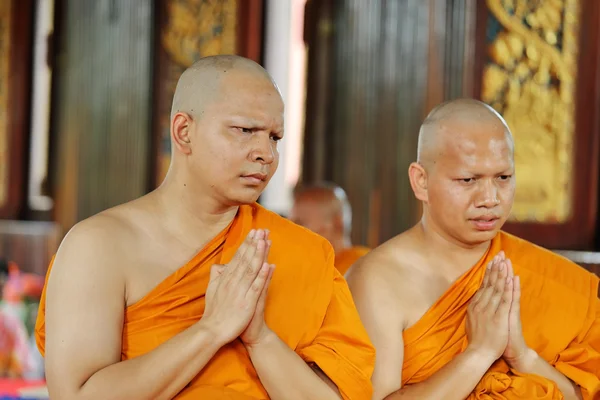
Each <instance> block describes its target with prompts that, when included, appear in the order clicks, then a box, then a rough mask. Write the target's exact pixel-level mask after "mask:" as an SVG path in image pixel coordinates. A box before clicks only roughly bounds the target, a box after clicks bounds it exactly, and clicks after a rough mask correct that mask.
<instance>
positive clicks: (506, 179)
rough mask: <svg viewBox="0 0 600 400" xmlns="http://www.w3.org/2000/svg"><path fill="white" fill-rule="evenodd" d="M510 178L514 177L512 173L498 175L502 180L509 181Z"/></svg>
mask: <svg viewBox="0 0 600 400" xmlns="http://www.w3.org/2000/svg"><path fill="white" fill-rule="evenodd" d="M510 178H512V175H500V176H499V177H498V179H500V180H501V181H503V182H505V181H509V180H510Z"/></svg>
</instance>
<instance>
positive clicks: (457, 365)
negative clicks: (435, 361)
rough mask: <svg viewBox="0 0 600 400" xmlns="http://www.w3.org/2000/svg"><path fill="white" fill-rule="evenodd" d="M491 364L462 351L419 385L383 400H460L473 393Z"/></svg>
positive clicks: (468, 351)
mask: <svg viewBox="0 0 600 400" xmlns="http://www.w3.org/2000/svg"><path fill="white" fill-rule="evenodd" d="M493 362H494V360H492V359H490V358H489V357H486V356H484V355H483V354H478V353H477V352H476V351H470V350H466V351H465V352H463V353H461V354H459V355H458V356H456V357H454V358H453V359H452V361H450V362H449V363H448V364H446V365H444V366H443V367H442V368H441V369H440V370H438V371H437V372H436V373H434V374H433V375H431V376H430V377H429V378H427V379H426V380H424V381H423V382H419V383H416V384H413V385H405V386H403V387H401V388H400V389H399V390H397V391H395V392H393V393H392V394H390V395H388V396H386V397H385V400H396V399H445V400H463V399H465V398H467V397H469V394H471V392H472V391H473V389H475V386H477V384H478V383H479V381H480V380H481V378H482V377H483V375H485V373H486V372H487V370H488V369H489V368H490V366H491V365H492V364H493Z"/></svg>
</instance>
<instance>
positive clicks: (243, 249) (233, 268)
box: [200, 230, 269, 344]
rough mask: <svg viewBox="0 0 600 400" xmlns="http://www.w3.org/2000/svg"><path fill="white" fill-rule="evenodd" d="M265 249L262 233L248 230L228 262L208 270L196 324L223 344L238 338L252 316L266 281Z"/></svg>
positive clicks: (267, 268)
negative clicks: (206, 282) (205, 287)
mask: <svg viewBox="0 0 600 400" xmlns="http://www.w3.org/2000/svg"><path fill="white" fill-rule="evenodd" d="M266 247H267V243H266V241H265V240H264V232H263V231H260V230H258V231H255V230H252V231H250V232H249V233H248V236H247V237H246V240H245V241H244V242H243V243H242V245H241V246H240V247H239V249H238V250H237V252H236V253H235V255H234V256H233V259H232V260H231V262H229V263H228V264H227V265H224V266H223V265H213V267H212V268H211V271H210V281H209V283H208V287H207V289H206V306H205V309H204V316H203V317H202V319H201V320H200V322H201V323H203V324H205V325H206V326H207V328H208V329H210V330H212V331H213V332H214V334H215V337H216V338H217V340H218V341H220V342H221V343H223V344H225V343H229V342H230V341H232V340H233V339H235V338H236V337H238V336H239V335H240V333H242V331H243V330H244V329H245V328H246V327H247V326H248V323H249V322H250V320H251V319H252V316H253V315H254V311H255V310H256V305H257V302H258V299H259V298H260V296H261V294H262V291H263V287H264V286H265V283H266V281H267V279H268V278H269V266H268V265H265V263H264V262H263V260H264V259H265V251H266Z"/></svg>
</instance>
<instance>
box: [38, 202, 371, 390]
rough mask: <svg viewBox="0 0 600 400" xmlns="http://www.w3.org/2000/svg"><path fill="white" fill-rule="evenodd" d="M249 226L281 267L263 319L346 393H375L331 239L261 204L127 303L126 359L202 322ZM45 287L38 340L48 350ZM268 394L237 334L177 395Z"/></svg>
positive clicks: (243, 210) (367, 346)
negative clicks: (263, 234)
mask: <svg viewBox="0 0 600 400" xmlns="http://www.w3.org/2000/svg"><path fill="white" fill-rule="evenodd" d="M251 229H269V230H270V234H269V239H270V240H271V241H272V247H271V251H270V254H269V262H270V263H273V264H275V265H276V269H275V272H274V274H273V278H272V280H271V285H270V287H269V293H268V296H267V305H266V310H265V321H266V323H267V324H268V325H269V327H270V328H271V329H272V330H273V331H274V332H276V333H277V334H278V336H279V338H280V339H281V340H282V341H283V342H285V343H286V344H287V345H288V346H289V347H290V348H292V349H294V350H295V351H296V353H297V354H298V355H299V356H300V357H301V358H302V359H303V360H305V361H306V362H315V363H316V364H317V365H318V366H319V367H320V368H321V369H322V370H323V371H324V372H325V374H326V375H327V376H328V377H329V378H330V379H331V380H332V381H333V382H334V383H335V384H336V385H337V386H338V388H339V390H340V392H341V394H342V396H343V398H344V399H357V400H358V399H360V400H362V399H367V398H370V397H371V393H372V386H371V383H370V378H371V374H372V372H373V368H374V363H375V350H374V347H373V346H372V345H371V343H370V341H369V338H368V336H367V333H366V331H365V329H364V328H363V326H362V324H361V321H360V319H359V316H358V312H357V311H356V309H355V306H354V303H353V300H352V297H351V295H350V291H349V289H348V287H347V285H346V282H345V280H344V279H343V277H342V276H341V275H340V274H339V273H338V272H337V270H336V269H335V268H334V265H333V260H334V254H333V249H332V247H331V245H330V244H329V242H327V241H326V240H325V239H322V238H321V237H319V236H317V235H315V234H312V233H310V232H309V231H307V230H305V229H303V228H300V227H298V226H296V225H295V224H293V223H291V222H289V221H287V220H286V219H284V218H281V217H279V216H278V215H276V214H274V213H272V212H270V211H267V210H266V209H264V208H262V207H261V206H259V205H258V204H254V205H249V206H242V207H240V209H239V212H238V214H237V216H236V217H235V219H234V221H233V222H232V223H231V224H230V226H229V227H228V228H226V229H225V230H224V231H223V232H221V233H220V234H219V235H218V236H216V237H215V238H214V239H213V240H212V241H211V242H210V243H209V244H207V245H206V246H205V247H204V249H202V251H200V253H198V254H197V255H196V256H195V257H194V258H193V259H192V260H191V261H189V262H188V263H187V264H186V265H184V266H182V267H181V268H180V269H179V270H177V271H176V272H175V273H173V274H172V275H171V276H169V277H168V278H166V279H165V280H164V281H163V282H161V283H160V284H159V285H158V286H157V287H155V288H154V289H153V290H152V291H151V292H150V293H148V294H147V295H146V296H145V297H144V298H143V299H142V300H140V301H139V302H138V303H136V304H133V305H131V306H129V307H127V308H126V309H125V320H124V327H123V339H122V350H121V359H122V360H127V359H131V358H134V357H137V356H140V355H142V354H145V353H148V352H149V351H151V350H153V349H154V348H156V347H157V346H158V345H160V344H161V343H163V342H165V341H167V340H168V339H169V338H171V337H173V336H175V335H176V334H178V333H179V332H181V331H183V330H185V329H186V328H188V327H190V326H191V325H192V324H194V323H195V322H197V321H198V320H200V318H201V317H202V313H203V311H204V301H205V299H204V292H205V290H206V287H207V285H208V281H209V273H210V267H211V266H212V265H213V264H224V263H227V262H229V261H230V260H231V258H232V257H233V255H234V254H235V252H236V250H237V248H238V247H239V246H240V244H241V243H242V242H243V241H244V239H245V237H246V235H247V233H248V232H249V231H250V230H251ZM44 299H45V293H44V295H43V298H42V302H41V304H40V313H39V316H38V321H37V325H36V339H37V343H38V347H39V348H40V350H41V351H42V354H43V351H44V337H45V331H44V310H45V308H44V307H45V303H44V301H45V300H44ZM175 398H176V399H178V400H188V399H190V400H191V399H199V398H206V399H232V400H238V399H239V400H242V399H244V400H249V399H268V394H267V392H266V391H265V389H264V387H263V386H262V384H261V382H260V380H259V378H258V376H257V373H256V370H255V369H254V367H253V365H252V362H251V360H250V358H249V356H248V353H247V352H246V349H245V347H244V345H243V344H242V343H241V341H239V340H235V341H233V342H231V343H230V344H228V345H226V346H224V347H223V348H221V349H220V350H219V351H218V352H217V353H216V355H215V356H214V357H213V359H212V360H211V361H210V362H209V363H208V364H207V365H206V366H205V367H204V369H202V371H200V373H199V374H198V375H197V376H196V377H195V378H194V379H193V380H192V381H191V382H190V384H189V385H188V386H186V387H185V388H184V389H183V390H182V391H181V392H180V393H179V394H178V395H177V396H176V397H175Z"/></svg>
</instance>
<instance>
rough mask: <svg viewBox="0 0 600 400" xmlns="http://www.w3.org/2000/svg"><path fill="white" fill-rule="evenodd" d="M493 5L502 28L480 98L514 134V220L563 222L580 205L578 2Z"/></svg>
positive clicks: (516, 0)
mask: <svg viewBox="0 0 600 400" xmlns="http://www.w3.org/2000/svg"><path fill="white" fill-rule="evenodd" d="M487 5H488V8H489V11H490V14H491V17H493V19H492V21H493V20H495V21H497V23H499V24H500V26H501V29H500V31H499V32H498V34H497V35H496V36H495V37H494V38H493V41H492V42H491V43H489V45H488V55H489V62H488V63H487V65H486V66H485V68H484V74H483V85H482V93H481V96H482V100H483V101H485V102H486V103H488V104H490V105H491V106H492V107H494V108H495V109H496V110H497V111H498V112H500V113H501V114H502V115H503V116H504V118H505V119H506V121H507V123H508V125H509V127H510V128H511V130H512V132H513V135H514V137H515V143H516V148H515V162H516V168H517V175H516V176H517V194H516V197H515V204H514V207H513V213H512V216H511V219H512V220H514V221H517V222H544V223H560V222H564V221H566V220H568V218H569V216H570V215H571V212H572V207H573V201H572V200H573V199H572V196H573V195H572V189H573V186H572V168H573V157H574V155H573V142H574V138H575V82H576V78H577V58H578V44H579V43H578V39H577V38H578V27H579V12H580V4H579V0H546V1H531V0H487ZM490 23H492V22H488V24H490ZM488 27H489V26H488Z"/></svg>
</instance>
